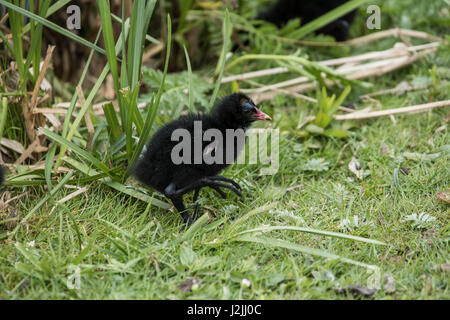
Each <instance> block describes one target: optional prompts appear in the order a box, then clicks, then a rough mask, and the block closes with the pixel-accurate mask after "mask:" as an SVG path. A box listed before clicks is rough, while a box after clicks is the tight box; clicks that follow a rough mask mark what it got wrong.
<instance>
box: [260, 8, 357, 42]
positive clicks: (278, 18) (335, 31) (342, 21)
mask: <svg viewBox="0 0 450 320" xmlns="http://www.w3.org/2000/svg"><path fill="white" fill-rule="evenodd" d="M347 1H348V0H314V1H312V0H278V1H277V2H276V3H275V4H273V5H272V6H270V7H269V8H268V9H266V10H264V11H262V12H261V13H259V15H258V17H257V19H258V20H264V21H268V22H271V23H273V24H275V25H277V26H278V27H281V26H283V25H284V24H286V23H287V22H288V21H289V20H291V19H294V18H300V19H301V23H302V25H305V24H306V23H308V22H311V21H313V20H314V19H316V18H318V17H320V16H322V15H323V14H325V13H327V12H328V11H331V10H332V9H334V8H337V7H339V6H340V5H342V4H344V3H345V2H347ZM355 15H356V10H354V11H351V12H349V13H347V14H346V15H344V16H342V17H340V18H339V19H337V20H335V21H333V22H331V23H329V24H328V25H326V26H324V27H323V28H321V29H319V30H317V33H322V34H326V35H330V36H333V37H334V38H335V39H336V40H337V41H344V40H345V39H347V37H348V32H349V29H350V26H351V24H352V22H353V20H354V18H355Z"/></svg>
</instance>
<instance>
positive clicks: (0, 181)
mask: <svg viewBox="0 0 450 320" xmlns="http://www.w3.org/2000/svg"><path fill="white" fill-rule="evenodd" d="M3 181H5V169H4V168H3V167H2V166H0V186H1V185H2V184H3Z"/></svg>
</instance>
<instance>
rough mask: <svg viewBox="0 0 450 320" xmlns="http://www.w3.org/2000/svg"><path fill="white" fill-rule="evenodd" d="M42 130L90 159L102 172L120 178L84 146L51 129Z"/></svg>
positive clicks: (51, 137) (56, 140) (54, 139)
mask: <svg viewBox="0 0 450 320" xmlns="http://www.w3.org/2000/svg"><path fill="white" fill-rule="evenodd" d="M42 132H43V133H44V134H45V135H46V136H47V137H49V138H50V139H52V140H53V141H55V142H57V143H59V144H61V145H63V146H65V147H66V148H68V149H71V150H72V151H73V152H75V153H76V154H78V155H79V156H81V157H82V158H84V159H86V160H87V161H89V162H90V163H91V164H92V165H93V166H95V167H96V168H98V169H99V170H101V171H102V172H104V173H106V174H107V175H108V176H110V177H111V178H114V179H117V178H118V177H117V176H116V175H114V174H112V173H111V169H109V168H108V166H107V165H105V164H104V163H103V162H101V161H100V160H98V159H97V158H95V157H94V156H93V155H92V154H90V153H89V152H87V151H86V150H84V149H83V148H81V147H79V146H77V145H76V144H75V143H73V142H70V141H69V140H67V139H64V138H63V137H61V136H60V135H58V134H56V133H54V132H52V131H50V130H48V129H46V128H42Z"/></svg>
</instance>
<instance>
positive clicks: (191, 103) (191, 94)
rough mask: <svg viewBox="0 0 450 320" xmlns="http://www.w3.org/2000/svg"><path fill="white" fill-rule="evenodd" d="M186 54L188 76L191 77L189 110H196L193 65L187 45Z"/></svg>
mask: <svg viewBox="0 0 450 320" xmlns="http://www.w3.org/2000/svg"><path fill="white" fill-rule="evenodd" d="M183 49H184V55H185V57H186V65H187V68H188V77H189V111H190V112H194V93H193V92H194V91H193V88H192V67H191V60H190V59H189V54H188V52H187V50H186V46H183Z"/></svg>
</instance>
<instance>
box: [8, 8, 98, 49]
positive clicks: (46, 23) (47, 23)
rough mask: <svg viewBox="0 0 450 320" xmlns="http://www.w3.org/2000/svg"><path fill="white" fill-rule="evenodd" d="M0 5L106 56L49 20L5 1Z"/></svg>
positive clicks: (90, 44) (91, 44) (84, 40)
mask: <svg viewBox="0 0 450 320" xmlns="http://www.w3.org/2000/svg"><path fill="white" fill-rule="evenodd" d="M0 4H2V5H4V6H5V7H7V8H9V9H11V10H13V11H15V12H17V13H19V14H21V15H23V16H26V17H28V18H30V19H33V20H34V21H36V22H38V23H40V24H42V25H44V26H46V27H47V28H49V29H52V30H54V31H56V32H58V33H60V34H62V35H63V36H66V37H67V38H69V39H72V40H74V41H76V42H78V43H80V44H82V45H84V46H87V47H89V48H91V49H94V50H95V51H97V52H99V53H101V54H105V55H106V51H105V50H103V49H102V48H100V47H97V46H96V45H94V44H93V43H91V42H89V41H87V40H86V39H83V38H81V37H80V36H78V35H76V34H74V33H72V32H70V31H69V30H66V29H64V28H62V27H60V26H58V25H57V24H55V23H53V22H51V21H49V20H47V19H45V18H43V17H40V16H38V15H37V14H34V13H32V12H29V11H28V10H25V9H22V8H20V7H18V6H16V5H14V4H12V3H9V2H7V1H6V0H0ZM10 18H11V16H10ZM22 25H23V23H22ZM18 34H21V33H18Z"/></svg>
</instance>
